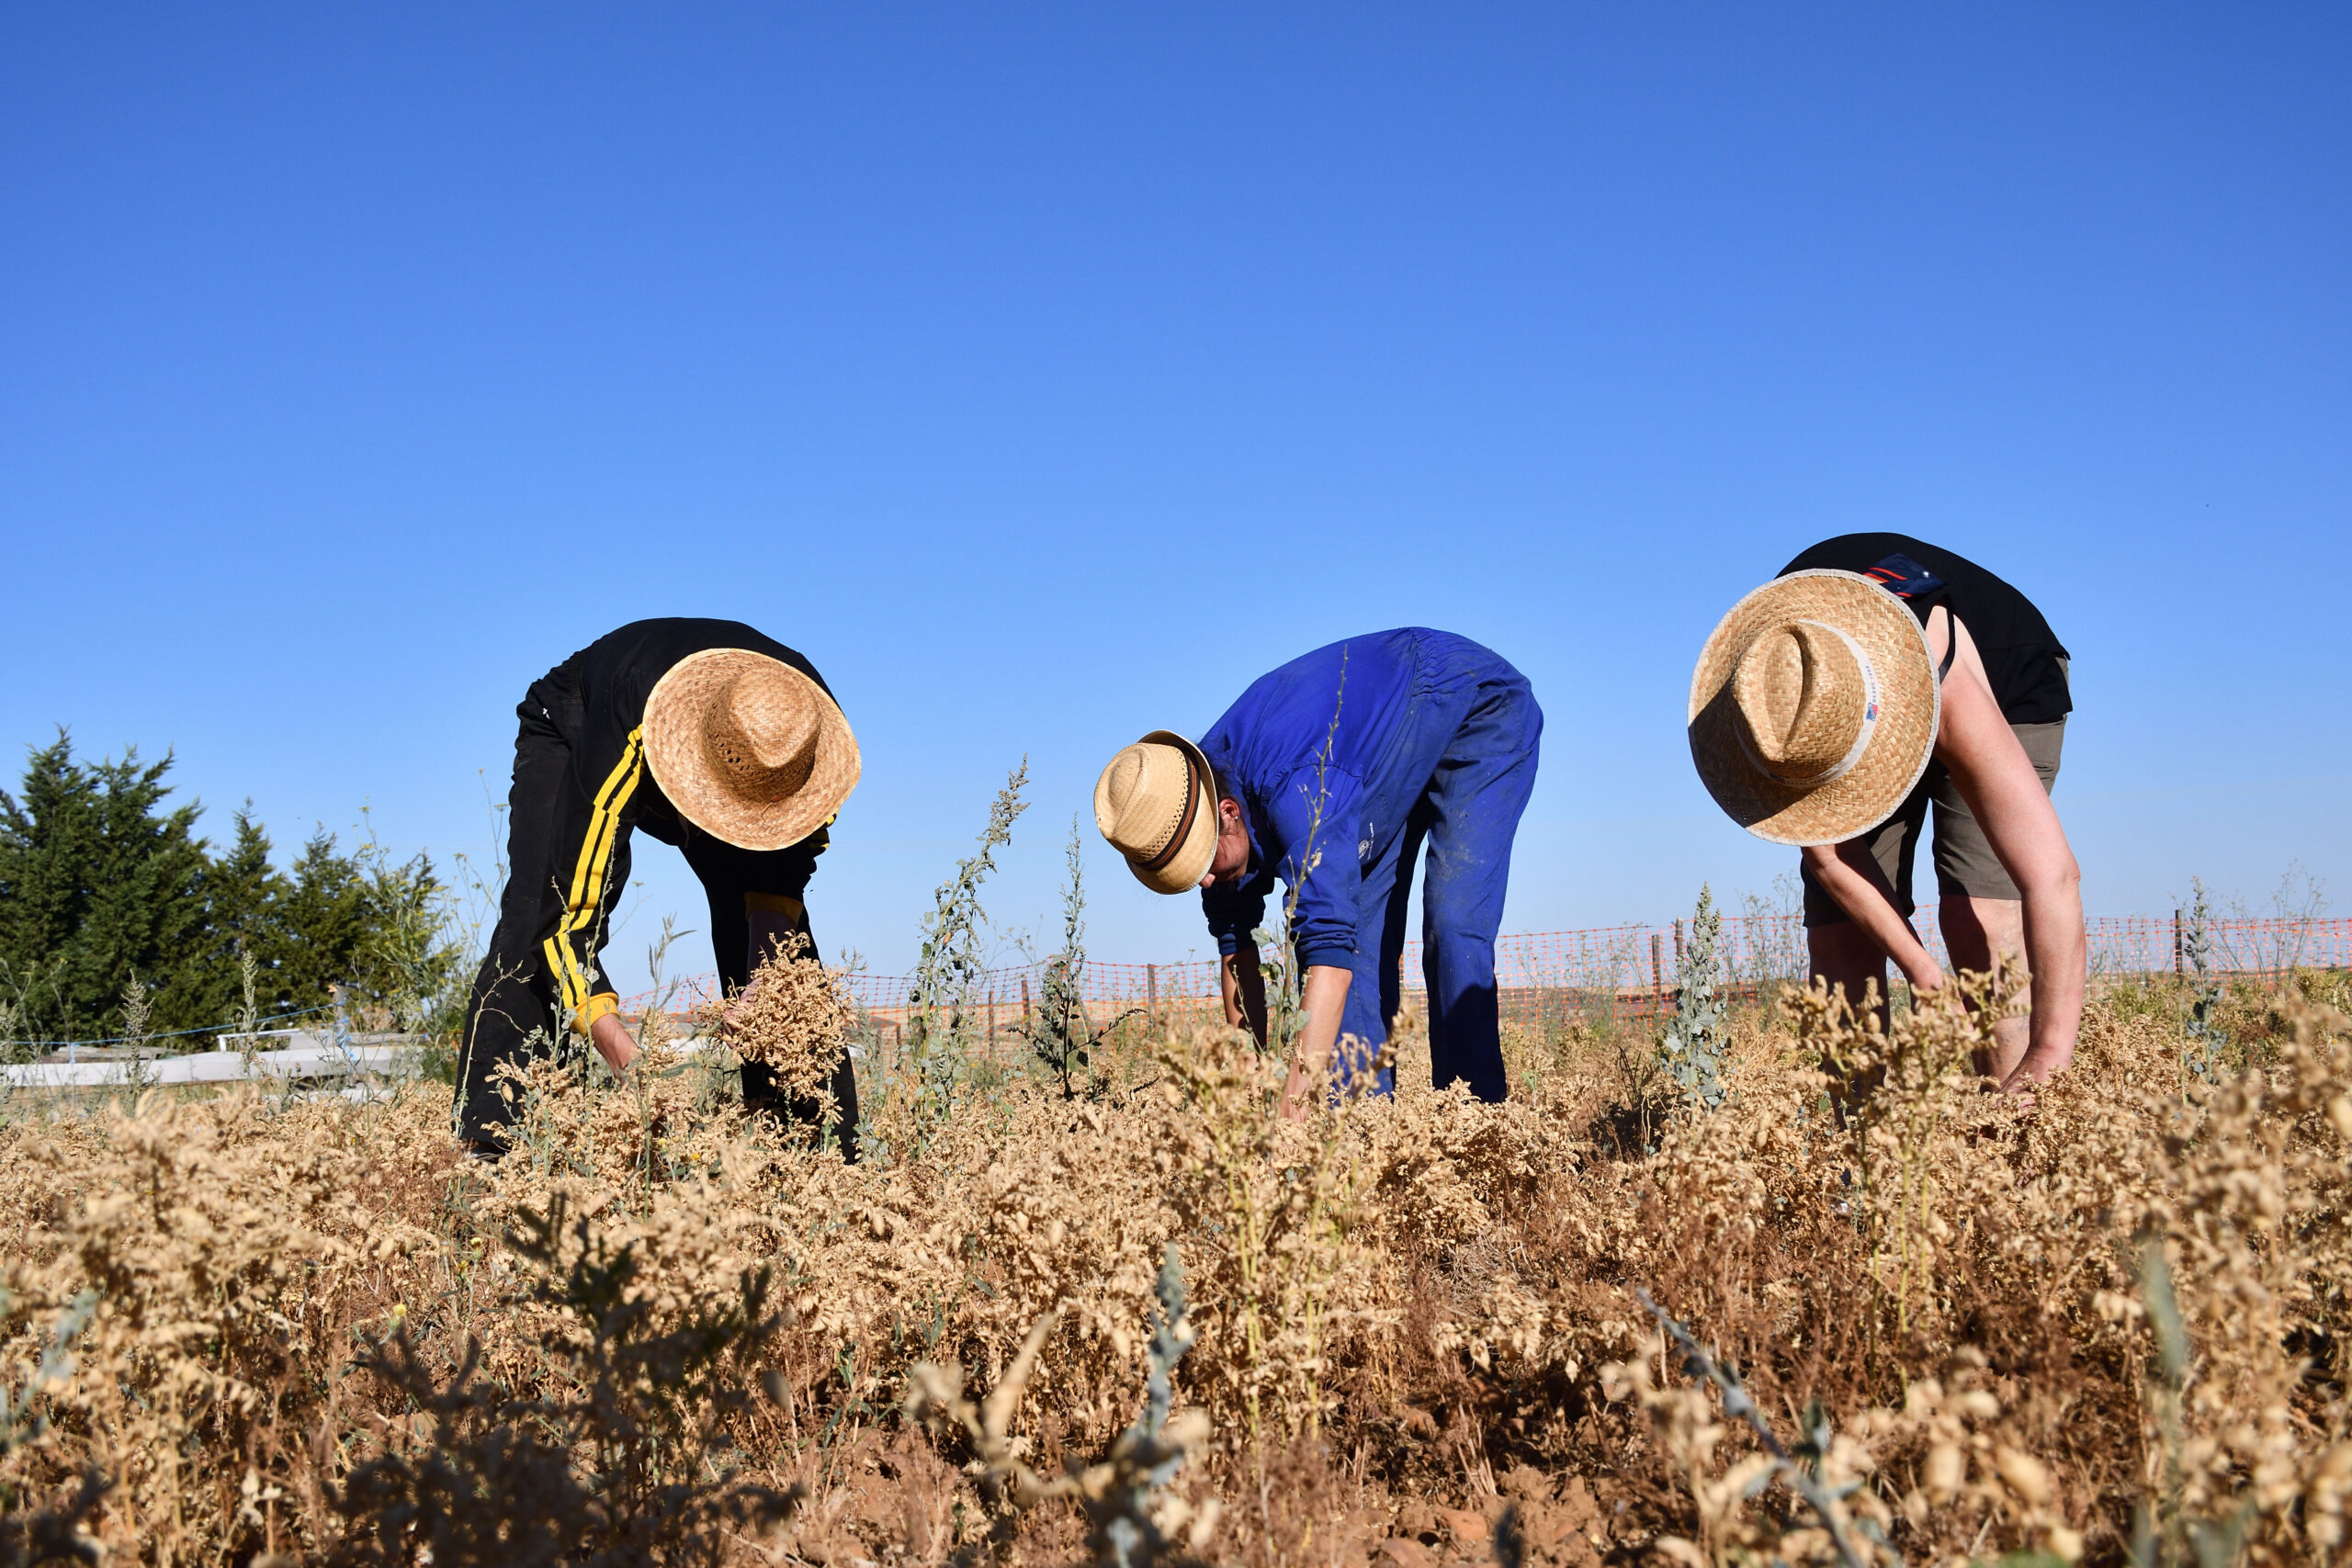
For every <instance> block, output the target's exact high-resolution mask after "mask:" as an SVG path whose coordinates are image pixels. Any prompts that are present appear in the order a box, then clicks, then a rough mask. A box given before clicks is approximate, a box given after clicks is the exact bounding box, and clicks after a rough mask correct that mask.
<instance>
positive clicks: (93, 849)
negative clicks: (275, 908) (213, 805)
mask: <svg viewBox="0 0 2352 1568" xmlns="http://www.w3.org/2000/svg"><path fill="white" fill-rule="evenodd" d="M171 765H172V758H171V756H170V754H169V753H168V752H167V753H165V755H164V758H163V760H162V761H157V762H152V763H147V764H143V765H142V764H141V762H140V761H139V752H138V750H137V748H135V747H132V748H129V749H126V750H125V751H124V752H123V755H122V759H121V761H113V760H111V759H108V760H106V761H98V762H95V763H83V762H77V761H74V747H73V739H72V737H70V736H69V735H68V734H67V733H66V732H65V731H64V730H63V729H62V728H61V729H60V730H59V731H58V734H57V739H56V740H55V741H54V742H52V743H51V744H50V745H49V746H46V747H43V748H40V749H39V750H35V751H34V752H33V753H32V755H31V758H30V760H29V761H28V764H27V767H26V769H25V778H24V784H23V789H22V794H21V795H9V794H8V793H7V792H6V791H5V790H0V964H6V981H7V982H9V983H10V984H11V985H12V987H13V988H15V989H16V990H17V991H18V992H19V993H20V995H21V997H22V1006H23V1007H24V1010H25V1025H24V1026H25V1027H26V1028H27V1031H28V1032H31V1033H35V1034H37V1035H38V1034H46V1035H47V1036H48V1037H50V1038H63V1039H86V1038H93V1037H96V1036H102V1035H107V1034H112V1033H114V1032H117V1031H118V1030H119V1028H120V1026H121V1023H122V993H123V989H124V987H126V986H127V985H128V984H129V983H130V980H131V979H133V978H134V977H135V978H137V979H138V980H139V981H140V982H141V984H143V985H144V986H145V987H147V988H148V991H149V993H150V998H151V1004H152V1008H153V1011H152V1014H151V1021H150V1025H149V1027H151V1028H153V1029H155V1030H158V1031H165V1030H172V1029H177V1028H184V1027H187V1025H189V1024H192V1023H198V1022H202V1021H203V1020H201V1019H198V1018H196V1017H194V1016H192V1012H191V1008H192V1005H193V1003H194V1002H195V1001H196V999H197V998H195V997H193V996H192V995H190V994H189V992H190V989H191V988H190V987H189V985H188V984H187V982H188V980H189V978H190V976H192V975H193V974H194V973H196V972H197V968H198V965H199V964H200V963H201V960H202V957H203V953H202V947H203V935H204V930H205V924H206V921H205V911H204V903H203V891H204V874H205V870H206V865H207V859H206V855H205V849H206V845H205V842H204V840H201V839H199V838H198V837H196V834H195V831H194V829H195V825H196V818H197V816H198V813H199V812H200V811H201V810H202V807H200V806H198V804H196V803H195V802H190V803H189V804H187V805H186V806H182V807H177V808H175V809H173V810H169V811H166V810H163V809H162V808H161V807H162V806H163V801H164V796H165V795H169V794H170V793H171V786H170V785H168V784H164V774H165V773H167V772H169V771H170V769H171Z"/></svg>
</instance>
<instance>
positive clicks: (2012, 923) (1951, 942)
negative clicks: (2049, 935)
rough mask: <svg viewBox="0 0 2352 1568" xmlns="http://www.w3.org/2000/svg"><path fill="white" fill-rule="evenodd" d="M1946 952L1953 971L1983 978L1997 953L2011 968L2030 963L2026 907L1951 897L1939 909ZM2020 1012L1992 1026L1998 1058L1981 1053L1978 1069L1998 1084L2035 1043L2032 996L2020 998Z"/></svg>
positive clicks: (2024, 994)
mask: <svg viewBox="0 0 2352 1568" xmlns="http://www.w3.org/2000/svg"><path fill="white" fill-rule="evenodd" d="M1939 923H1940V924H1941V925H1942V927H1943V931H1944V947H1945V949H1946V950H1947V951H1948V952H1950V953H1951V964H1952V967H1953V968H1955V969H1973V970H1975V971H1977V972H1978V973H1980V974H1981V973H1983V972H1984V971H1985V970H1988V969H1990V968H1992V967H1993V954H1995V953H2000V954H2001V955H2002V956H2004V957H2006V958H2007V959H2008V960H2009V962H2011V963H2012V964H2018V965H2020V966H2022V965H2023V964H2024V963H2025V906H2024V905H2023V904H2022V903H2020V902H2018V900H2017V899H2015V898H1972V897H1965V896H1962V897H1949V896H1947V897H1945V898H1944V899H1943V900H1942V902H1941V904H1940V905H1939ZM2018 1002H2019V1003H2020V1004H2021V1010H2018V1011H2017V1012H2015V1013H2013V1014H2012V1015H2011V1016H2010V1017H2007V1018H2005V1019H2003V1020H2001V1021H2000V1022H1998V1023H1996V1024H1995V1025H1994V1026H1993V1042H1994V1043H1993V1058H1992V1060H1991V1061H1989V1062H1988V1061H1986V1060H1985V1059H1984V1057H1983V1056H1982V1055H1981V1054H1980V1055H1979V1056H1978V1058H1977V1063H1976V1070H1977V1071H1978V1072H1980V1073H1982V1074H1984V1075H1985V1077H1988V1078H1991V1079H1992V1080H1993V1081H1994V1082H1996V1083H2006V1082H2007V1081H2008V1077H2009V1075H2010V1074H2011V1073H2013V1072H2015V1071H2016V1070H2017V1066H2018V1063H2019V1062H2020V1061H2023V1060H2024V1059H2025V1051H2026V1046H2027V1045H2028V1044H2030V1043H2031V1041H2032V1038H2033V1017H2032V1007H2033V995H2032V992H2031V990H2030V988H2029V989H2028V990H2026V991H2024V992H2021V993H2020V994H2019V995H2018Z"/></svg>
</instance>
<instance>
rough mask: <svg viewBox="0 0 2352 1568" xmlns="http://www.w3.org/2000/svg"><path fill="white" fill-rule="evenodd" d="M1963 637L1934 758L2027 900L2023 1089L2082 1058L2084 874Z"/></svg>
mask: <svg viewBox="0 0 2352 1568" xmlns="http://www.w3.org/2000/svg"><path fill="white" fill-rule="evenodd" d="M1932 629H1933V628H1931V630H1932ZM1959 635H1960V638H1961V649H1962V658H1961V659H1959V660H1955V661H1954V664H1953V668H1952V671H1951V674H1950V675H1949V676H1948V677H1946V678H1945V681H1944V702H1943V706H1944V715H1943V723H1942V725H1941V727H1940V728H1939V729H1938V731H1937V734H1936V757H1937V759H1938V760H1939V761H1941V762H1942V763H1943V764H1944V766H1945V767H1946V768H1948V769H1949V770H1951V781H1952V784H1953V786H1954V787H1955V788H1957V789H1958V790H1959V791H1960V795H1961V798H1962V799H1963V800H1965V801H1967V802H1968V809H1969V811H1970V813H1971V814H1972V815H1973V816H1974V817H1975V818H1976V821H1977V824H1978V825H1979V826H1980V827H1982V828H1983V829H1985V838H1986V839H1987V840H1990V841H1991V842H1992V845H1993V852H1994V853H1995V854H1996V855H1998V856H1999V857H2000V859H2001V865H2002V867H2003V868H2004V869H2005V870H2007V872H2008V874H2009V880H2010V881H2012V882H2014V883H2016V884H2017V885H2018V893H2019V894H2020V895H2021V896H2022V897H2023V900H2024V911H2023V912H2024V916H2025V953H2026V964H2027V966H2028V967H2029V968H2030V970H2031V972H2032V978H2033V1023H2032V1036H2031V1042H2030V1043H2029V1044H2028V1045H2027V1047H2026V1053H2025V1056H2024V1059H2023V1060H2021V1061H2020V1062H2018V1066H2017V1067H2016V1069H2015V1070H2014V1071H2013V1072H2011V1073H2010V1074H2009V1077H2008V1079H2007V1082H2005V1083H2003V1084H2002V1086H2001V1087H2002V1088H2003V1089H2011V1090H2015V1089H2022V1088H2023V1087H2025V1086H2026V1085H2028V1084H2035V1083H2040V1082H2041V1081H2042V1080H2043V1079H2045V1078H2047V1077H2050V1076H2051V1075H2052V1073H2057V1072H2063V1071H2064V1070H2065V1068H2066V1066H2067V1065H2068V1064H2069V1063H2071V1062H2072V1061H2073V1060H2074V1059H2075V1032H2076V1030H2077V1029H2078V1028H2079V1027H2080V1026H2081V1023H2082V1018H2083V986H2084V970H2085V966H2086V958H2087V951H2088V943H2087V942H2086V939H2085V936H2084V931H2083V887H2082V882H2083V874H2082V870H2081V868H2080V867H2079V866H2077V865H2076V864H2075V852H2074V851H2073V850H2072V849H2071V848H2069V847H2068V845H2067V843H2066V832H2065V829H2064V828H2062V827H2060V826H2059V823H2058V810H2057V807H2053V806H2052V805H2051V804H2050V795H2049V792H2048V791H2047V790H2045V789H2043V788H2042V787H2041V777H2040V775H2038V774H2037V773H2034V771H2033V763H2032V761H2030V759H2029V758H2028V757H2027V756H2026V754H2025V748H2023V747H2022V746H2019V745H2018V738H2017V733H2016V732H2015V731H2014V730H2012V729H2010V728H2009V726H2008V721H2007V719H2005V718H2003V717H2002V716H2001V709H2000V706H1999V705H1998V704H1996V702H1995V701H1994V700H1993V691H1992V687H1991V686H1990V685H1988V684H1987V683H1986V682H1985V677H1984V673H1983V671H1984V666H1983V665H1982V664H1981V663H1980V662H1979V661H1978V660H1977V659H1976V657H1975V649H1974V648H1973V646H1972V644H1971V643H1970V641H1969V638H1968V634H1967V630H1966V628H1965V627H1962V628H1961V630H1960V633H1959Z"/></svg>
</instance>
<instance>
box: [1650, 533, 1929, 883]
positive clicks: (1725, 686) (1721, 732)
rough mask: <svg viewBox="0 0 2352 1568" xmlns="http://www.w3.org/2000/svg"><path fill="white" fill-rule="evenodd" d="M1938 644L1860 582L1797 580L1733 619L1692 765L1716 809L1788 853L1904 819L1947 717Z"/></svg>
mask: <svg viewBox="0 0 2352 1568" xmlns="http://www.w3.org/2000/svg"><path fill="white" fill-rule="evenodd" d="M1941 704H1942V694H1941V693H1940V692H1939V690H1938V689H1937V685H1936V670H1935V663H1934V660H1932V659H1931V658H1930V657H1929V655H1928V638H1927V634H1926V633H1925V632H1924V631H1923V630H1922V629H1921V628H1920V626H1919V623H1918V621H1917V619H1916V618H1915V617H1914V616H1913V615H1912V613H1911V611H1910V608H1909V607H1908V606H1907V605H1905V604H1904V603H1903V601H1902V600H1900V599H1897V598H1896V597H1895V596H1894V594H1892V593H1890V592H1887V591H1886V590H1885V589H1883V588H1882V587H1880V586H1879V585H1878V584H1877V583H1875V582H1872V581H1871V580H1870V579H1869V578H1866V577H1863V576H1861V575H1860V574H1859V573H1856V572H1850V571H1826V570H1819V571H1793V572H1791V573H1790V574H1789V575H1788V576H1786V577H1783V578H1780V579H1777V580H1775V581H1771V582H1768V583H1766V584H1765V585H1764V586H1763V587H1761V588H1758V590H1756V592H1753V593H1750V594H1749V595H1747V598H1745V599H1742V600H1741V601H1740V602H1739V603H1738V604H1735V605H1733V606H1732V609H1731V614H1729V615H1725V616H1724V618H1723V621H1722V623H1721V624H1720V625H1719V626H1716V627H1715V630H1714V634H1713V636H1712V637H1708V638H1707V646H1706V648H1705V649H1703V650H1702V651H1701V653H1700V655H1699V668H1698V670H1697V671H1695V672H1694V673H1693V674H1692V675H1691V716H1690V717H1691V760H1692V761H1695V762H1697V763H1698V764H1699V777H1700V779H1701V780H1702V781H1703V782H1704V783H1705V784H1706V786H1707V793H1708V794H1710V795H1713V796H1714V797H1715V804H1716V805H1718V806H1720V807H1723V808H1724V811H1726V812H1728V813H1729V814H1730V815H1731V818H1732V820H1733V821H1735V822H1736V823H1738V824H1739V825H1740V826H1741V827H1743V828H1745V829H1747V830H1748V831H1749V832H1751V833H1753V834H1755V835H1756V836H1757V837H1758V838H1759V839H1770V840H1772V841H1773V842H1774V843H1777V844H1836V843H1843V842H1844V841H1845V840H1848V839H1851V838H1856V837H1858V836H1860V835H1861V834H1863V833H1867V832H1869V831H1870V830H1871V829H1872V828H1875V827H1877V826H1878V825H1879V824H1880V823H1882V822H1883V821H1885V820H1886V819H1887V818H1889V817H1892V816H1893V815H1894V812H1895V809H1896V807H1900V806H1901V805H1902V804H1903V801H1904V798H1905V796H1906V795H1909V794H1910V793H1911V790H1912V787H1913V786H1914V785H1915V784H1917V783H1918V782H1919V775H1920V774H1922V773H1925V772H1927V768H1928V759H1929V758H1930V757H1931V756H1933V755H1934V754H1935V748H1936V726H1937V724H1938V722H1939V719H1940V718H1941V716H1942V706H1941Z"/></svg>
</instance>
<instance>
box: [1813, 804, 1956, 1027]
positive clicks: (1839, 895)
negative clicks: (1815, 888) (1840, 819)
mask: <svg viewBox="0 0 2352 1568" xmlns="http://www.w3.org/2000/svg"><path fill="white" fill-rule="evenodd" d="M1804 863H1805V866H1806V868H1807V869H1808V870H1810V871H1811V872H1812V873H1813V874H1814V879H1815V881H1817V882H1819V883H1820V884H1821V890H1822V891H1823V892H1825V893H1826V894H1828V895H1829V896H1830V897H1832V898H1835V899H1836V900H1837V901H1838V908H1841V909H1843V910H1845V911H1846V913H1847V915H1848V916H1849V918H1850V919H1852V920H1853V922H1854V923H1855V924H1856V925H1857V926H1860V928H1861V929H1862V931H1864V932H1865V933H1867V934H1868V935H1869V937H1870V939H1871V941H1872V942H1876V943H1877V944H1878V949H1879V951H1880V952H1881V953H1885V954H1886V955H1887V956H1888V957H1889V958H1892V959H1893V960H1894V964H1895V967H1896V968H1898V969H1900V970H1902V971H1903V977H1904V978H1905V979H1906V980H1908V981H1910V982H1911V988H1912V989H1913V990H1915V991H1932V990H1934V989H1935V988H1936V987H1939V986H1941V985H1942V984H1943V983H1944V972H1943V970H1942V969H1941V968H1939V967H1938V965H1937V964H1936V961H1935V957H1934V955H1933V954H1931V953H1928V949H1927V946H1926V944H1924V943H1923V942H1920V940H1919V935H1918V933H1917V931H1913V930H1912V929H1911V922H1910V921H1909V920H1906V919H1904V918H1903V911H1902V910H1900V909H1898V908H1895V907H1894V888H1892V887H1889V886H1887V885H1886V873H1884V872H1883V871H1881V870H1880V869H1879V864H1878V861H1877V859H1876V857H1874V856H1873V855H1872V854H1871V850H1870V845H1869V844H1868V843H1866V842H1865V841H1863V840H1860V839H1849V840H1846V841H1845V842H1844V843H1842V844H1808V845H1806V846H1805V851H1804ZM1846 999H1847V1000H1848V1001H1849V1002H1851V1003H1852V1004H1853V1005H1854V1006H1855V1007H1857V1008H1860V1006H1861V1005H1862V998H1860V997H1849V998H1846Z"/></svg>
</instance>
